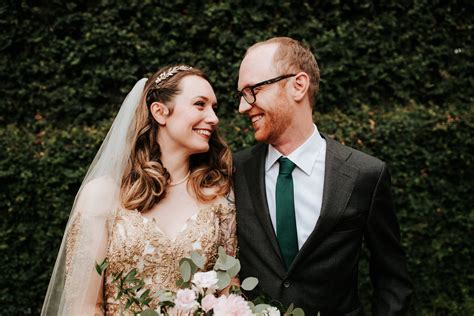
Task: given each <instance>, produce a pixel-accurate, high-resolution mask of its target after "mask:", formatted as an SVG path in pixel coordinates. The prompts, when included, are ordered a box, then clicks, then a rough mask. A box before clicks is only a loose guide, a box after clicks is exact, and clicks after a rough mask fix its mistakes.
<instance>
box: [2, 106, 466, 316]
mask: <svg viewBox="0 0 474 316" xmlns="http://www.w3.org/2000/svg"><path fill="white" fill-rule="evenodd" d="M315 120H316V122H317V123H318V126H319V128H320V129H321V130H323V131H325V132H327V133H328V134H329V135H332V136H333V137H334V138H336V139H338V140H339V141H341V142H344V143H346V144H348V145H351V146H353V147H356V148H359V149H361V150H364V151H365V152H368V153H372V154H376V155H377V156H378V157H380V158H382V159H384V160H385V161H388V162H389V166H390V168H391V172H392V176H393V186H394V191H395V196H396V204H397V209H398V216H399V219H400V223H401V229H402V238H403V244H404V247H405V249H406V251H407V257H408V263H409V270H410V273H411V276H412V278H413V280H414V282H415V286H416V295H415V299H414V302H413V306H412V311H413V312H414V314H416V315H446V314H460V315H462V314H463V313H464V314H466V315H470V313H472V312H474V301H473V299H472V298H473V296H474V291H473V288H472V282H473V281H474V275H473V273H472V267H471V265H472V262H474V254H473V249H474V236H473V231H474V208H473V206H472V205H474V196H473V195H472V187H473V186H474V181H473V179H474V175H473V171H472V170H473V169H472V168H473V163H474V159H473V157H472V155H471V154H468V153H472V152H474V140H473V138H472V130H473V127H474V126H473V125H474V123H473V122H474V112H473V110H472V109H471V110H458V109H455V108H452V107H449V108H441V107H435V106H431V107H430V108H427V107H424V106H419V105H408V106H405V107H397V108H394V109H392V110H390V111H381V110H377V109H373V108H369V107H362V109H361V110H360V111H357V112H353V113H343V112H341V111H339V110H335V111H332V112H330V113H326V114H320V113H317V114H316V115H315ZM109 124H110V122H109V121H104V122H102V123H101V124H99V125H96V126H88V127H80V128H78V127H70V128H68V129H65V130H64V129H56V128H53V127H51V126H50V125H46V124H44V122H43V121H42V120H38V121H37V122H36V123H35V124H32V125H30V126H28V128H18V127H15V126H12V125H9V126H7V127H6V128H1V129H0V147H1V148H4V149H6V150H4V151H1V152H0V167H1V168H0V169H1V170H2V171H1V174H0V181H1V182H0V183H1V186H2V191H1V193H0V208H1V209H2V222H1V226H0V258H2V261H3V262H2V264H1V267H2V274H1V276H0V285H1V286H0V289H1V290H0V291H1V293H0V294H1V301H0V303H1V305H2V307H1V308H2V311H8V312H11V313H12V314H15V313H17V312H18V311H24V310H23V308H25V307H26V306H27V307H28V308H31V310H32V311H34V313H36V312H37V309H38V308H39V307H40V305H41V303H42V297H43V295H44V293H45V289H46V286H47V281H48V278H49V275H50V272H51V269H52V267H53V263H54V259H55V256H56V251H57V249H58V247H59V243H60V240H61V237H62V233H63V228H64V225H65V222H66V220H67V216H68V214H69V211H70V206H71V204H72V202H73V199H74V194H75V192H76V190H77V189H78V187H79V185H80V182H81V179H82V177H83V175H84V174H85V172H86V168H87V165H88V164H89V163H90V161H91V160H92V158H93V155H94V154H95V151H96V150H97V148H98V146H99V144H100V141H101V139H102V138H103V136H104V135H105V132H106V130H107V128H108V126H109ZM247 129H248V121H247V120H245V119H242V118H239V117H235V118H232V119H228V120H225V121H224V122H223V124H222V132H223V133H224V136H225V137H226V138H227V139H229V140H230V143H231V145H232V147H233V148H242V147H245V146H248V145H250V144H251V143H252V142H253V141H252V138H251V133H249V132H248V131H247ZM362 268H363V269H362V270H363V271H364V272H363V273H362V275H361V282H362V289H363V297H364V299H365V303H366V304H368V303H367V301H368V295H369V293H370V285H369V281H368V275H367V264H366V261H363V264H362ZM7 314H9V313H7Z"/></svg>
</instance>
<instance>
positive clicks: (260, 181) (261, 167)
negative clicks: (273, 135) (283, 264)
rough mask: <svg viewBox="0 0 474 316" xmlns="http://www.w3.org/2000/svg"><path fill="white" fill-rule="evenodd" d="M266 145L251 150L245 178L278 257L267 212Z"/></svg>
mask: <svg viewBox="0 0 474 316" xmlns="http://www.w3.org/2000/svg"><path fill="white" fill-rule="evenodd" d="M267 151H268V145H265V144H260V145H257V146H256V147H255V148H254V150H253V155H252V156H253V159H249V160H248V161H247V162H246V163H245V176H246V178H247V184H248V189H249V193H250V198H251V200H252V204H253V208H254V210H255V214H256V215H257V218H258V220H259V221H260V223H261V225H262V229H263V230H264V231H265V233H266V235H267V238H268V240H269V241H270V243H271V245H272V247H273V250H274V251H275V253H276V254H277V255H278V257H280V260H282V259H281V254H280V248H279V247H278V242H277V239H276V235H275V231H274V229H273V225H272V222H271V219H270V212H269V210H268V203H267V193H266V190H265V157H266V154H267Z"/></svg>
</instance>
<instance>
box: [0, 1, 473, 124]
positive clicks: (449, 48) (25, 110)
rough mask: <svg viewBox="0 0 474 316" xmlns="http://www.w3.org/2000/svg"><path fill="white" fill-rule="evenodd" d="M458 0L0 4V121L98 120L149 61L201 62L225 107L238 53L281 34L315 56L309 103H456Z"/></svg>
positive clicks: (228, 108) (468, 43)
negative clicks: (315, 82)
mask: <svg viewBox="0 0 474 316" xmlns="http://www.w3.org/2000/svg"><path fill="white" fill-rule="evenodd" d="M469 8H471V9H472V4H470V3H469V2H468V1H462V0H461V1H459V0H457V1H439V0H435V1H428V0H422V1H416V2H411V1H408V2H407V1H403V2H401V1H394V0H391V1H383V2H380V3H379V2H375V1H367V0H363V1H343V2H341V1H339V0H328V1H317V2H311V1H298V2H296V1H244V0H240V1H196V2H188V1H177V2H176V1H126V2H124V1H121V2H118V3H117V2H116V1H96V2H91V1H88V2H84V1H72V2H71V1H68V4H67V5H61V4H60V3H59V2H57V1H52V2H29V1H25V0H21V1H8V2H7V3H5V4H2V6H1V7H0V21H1V25H2V29H3V32H2V33H1V35H0V51H1V54H0V73H1V74H2V80H1V81H2V86H1V87H0V91H1V93H2V95H3V96H4V97H2V98H1V99H0V113H1V114H0V123H5V124H8V123H15V122H28V121H31V120H33V118H34V116H35V114H36V113H40V114H41V115H43V116H44V117H47V118H48V119H49V120H51V121H52V122H55V123H56V124H61V125H69V124H80V125H82V124H84V123H87V124H93V123H95V122H97V121H100V120H103V119H106V118H110V116H111V115H112V114H113V113H114V112H115V110H116V107H117V105H118V104H120V101H121V100H122V98H123V96H124V94H125V93H126V92H127V91H128V90H129V89H130V88H131V87H132V86H133V83H134V82H135V81H136V80H137V78H141V77H143V76H148V75H149V74H151V73H153V72H154V71H156V70H157V69H158V68H159V67H160V66H163V65H165V64H171V63H178V62H186V63H189V64H192V65H195V66H199V67H202V68H203V69H204V70H205V71H206V72H207V73H208V74H209V76H210V78H211V80H212V82H213V83H214V87H215V89H216V92H217V95H218V96H219V102H220V104H221V106H220V110H219V111H220V114H221V115H224V114H225V115H228V114H231V113H232V108H233V107H235V102H234V101H233V100H232V97H231V95H232V92H233V91H234V89H235V87H236V78H237V75H238V67H239V62H240V59H241V57H242V56H243V54H244V52H245V50H246V48H247V47H248V46H249V45H251V44H253V43H254V42H255V41H257V40H262V39H266V38H269V37H271V36H275V35H289V36H292V37H295V38H297V39H300V40H302V41H304V42H306V43H307V44H308V45H309V46H310V47H311V48H312V49H313V51H314V52H315V54H316V56H317V58H318V60H319V63H320V66H321V73H322V81H321V93H320V97H319V101H318V108H319V109H320V110H321V111H324V112H327V111H329V110H331V109H334V108H335V107H338V108H340V109H353V108H357V107H359V106H361V105H362V104H373V105H377V106H388V107H390V106H391V105H392V104H405V103H407V102H410V101H411V100H413V101H415V102H416V103H420V104H426V105H429V104H446V103H449V104H455V105H458V106H468V105H469V104H470V103H472V100H473V89H471V88H472V86H473V78H472V76H470V75H469V74H471V73H473V70H474V69H473V58H472V57H473V56H472V54H473V49H472V48H473V47H472V33H473V32H472V15H471V14H469V13H468V12H471V11H472V10H470V9H469Z"/></svg>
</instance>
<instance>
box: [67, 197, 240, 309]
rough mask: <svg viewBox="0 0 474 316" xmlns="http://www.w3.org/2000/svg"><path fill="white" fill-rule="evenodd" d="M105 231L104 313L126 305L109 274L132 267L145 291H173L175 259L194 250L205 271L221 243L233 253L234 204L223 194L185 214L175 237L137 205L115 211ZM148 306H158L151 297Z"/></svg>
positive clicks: (127, 270)
mask: <svg viewBox="0 0 474 316" xmlns="http://www.w3.org/2000/svg"><path fill="white" fill-rule="evenodd" d="M72 231H74V229H73V230H72ZM108 231H109V234H108V235H109V238H108V250H107V260H108V262H109V266H108V267H107V269H106V270H105V278H104V300H105V314H106V315H121V313H122V312H123V308H124V306H125V304H126V297H122V298H121V299H119V300H116V297H117V287H116V285H115V284H114V283H113V274H114V273H119V272H121V271H123V272H124V273H128V272H129V271H130V270H132V269H133V268H136V269H137V270H138V274H137V277H139V278H141V279H143V280H144V281H145V286H144V290H145V289H150V290H151V293H150V294H151V295H154V294H155V293H156V291H157V290H159V289H171V290H177V286H176V281H177V280H178V279H179V278H180V276H181V274H180V272H179V261H180V259H181V258H183V257H188V256H189V254H190V252H191V251H193V250H197V251H199V252H200V253H201V254H202V256H203V257H204V259H205V270H207V269H210V268H212V266H213V265H214V263H215V261H216V259H217V256H218V254H217V250H218V247H219V246H223V247H224V249H225V250H226V252H227V254H229V255H232V256H235V255H236V248H237V238H236V220H235V207H234V205H233V204H232V203H230V202H228V201H227V200H226V199H224V198H222V199H220V201H219V202H217V203H214V204H212V205H210V206H207V207H205V208H202V209H200V210H199V211H198V212H197V213H196V214H195V215H193V216H192V217H190V218H188V220H187V221H186V222H185V224H184V226H183V227H182V228H181V230H180V232H179V234H178V235H177V236H176V237H175V238H169V237H168V236H167V235H166V234H165V233H164V232H163V231H162V230H161V229H160V228H159V226H158V223H157V222H156V221H155V220H154V219H150V218H147V217H144V216H143V215H142V214H141V213H140V212H138V211H136V210H133V211H130V210H124V209H119V210H117V212H115V214H114V216H113V218H111V219H109V220H108ZM72 235H74V234H72ZM70 237H71V238H70V242H69V243H68V244H70V246H71V248H72V247H73V243H74V236H70ZM150 307H151V308H156V307H157V300H156V299H154V300H153V301H152V302H151V303H150ZM133 310H135V311H138V310H136V309H133ZM132 314H133V313H130V315H132ZM125 315H127V313H125Z"/></svg>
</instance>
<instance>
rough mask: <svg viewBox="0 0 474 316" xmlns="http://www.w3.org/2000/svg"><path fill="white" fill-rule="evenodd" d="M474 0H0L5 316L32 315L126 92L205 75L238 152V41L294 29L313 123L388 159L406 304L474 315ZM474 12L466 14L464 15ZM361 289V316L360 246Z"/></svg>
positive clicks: (242, 133) (0, 253)
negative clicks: (194, 69) (308, 67)
mask: <svg viewBox="0 0 474 316" xmlns="http://www.w3.org/2000/svg"><path fill="white" fill-rule="evenodd" d="M473 9H474V8H473V3H472V2H470V1H456V0H451V1H440V0H431V1H428V0H418V1H409V0H404V1H390V0H387V1H367V0H351V1H338V0H327V1H311V2H310V1H261V0H253V1H244V0H240V1H195V2H192V3H188V1H180V0H178V1H174V2H170V1H149V0H139V1H107V0H102V1H68V2H65V1H59V0H52V1H22V0H17V1H14V0H6V1H2V3H1V4H0V28H1V29H2V30H3V31H2V32H1V33H0V82H1V85H0V96H1V97H0V188H1V189H0V267H1V273H0V311H1V312H0V314H2V315H3V314H5V315H10V314H11V315H21V314H39V312H40V309H41V305H42V302H43V298H44V294H45V292H46V288H47V284H48V281H49V277H50V274H51V271H52V268H53V265H54V260H55V257H56V254H57V251H58V249H59V244H60V241H61V238H62V234H63V230H64V227H65V224H66V221H67V218H68V214H69V211H70V207H71V205H72V202H73V200H74V194H75V192H76V191H77V189H78V188H79V185H80V182H81V180H82V178H83V176H84V175H85V172H86V170H87V167H88V165H89V163H90V162H91V160H92V158H93V156H94V154H95V152H96V150H97V149H98V146H99V145H100V142H101V140H102V139H103V137H104V135H105V133H106V131H107V130H108V128H109V127H110V124H111V122H112V120H113V117H114V115H115V114H116V112H117V110H118V107H119V105H120V104H121V102H122V99H123V98H124V97H125V95H126V93H127V92H128V91H129V90H130V89H131V87H132V86H133V84H134V83H135V82H136V80H137V79H139V78H142V77H146V76H148V75H150V74H151V73H153V72H154V71H156V70H157V69H158V68H159V67H160V66H162V65H165V64H170V63H180V62H184V63H188V64H191V65H195V66H198V67H201V68H203V69H204V70H205V71H206V72H207V73H208V74H209V75H210V77H211V79H212V82H213V85H214V88H215V91H216V94H217V96H218V98H219V104H220V105H219V110H218V111H219V113H218V114H219V116H220V118H221V123H222V124H221V130H222V133H223V135H224V136H225V138H226V139H227V141H228V142H229V143H230V145H231V146H232V148H233V149H234V150H237V149H241V148H244V147H247V146H250V145H252V144H253V143H254V140H253V137H252V133H251V131H250V130H249V122H248V120H247V119H246V118H243V117H240V116H239V115H238V113H237V111H236V104H235V102H234V101H233V100H232V97H231V95H232V92H233V91H234V90H235V88H236V80H237V75H238V67H239V62H240V59H241V58H242V55H243V54H244V52H245V49H246V48H247V47H248V46H250V45H251V44H253V43H254V42H256V41H259V40H263V39H266V38H269V37H272V36H277V35H283V36H291V37H294V38H296V39H299V40H302V41H303V42H305V43H306V44H307V45H309V46H310V47H311V49H312V50H313V52H314V53H315V55H316V57H317V59H318V61H319V64H320V67H321V73H322V81H321V92H320V95H319V97H318V100H317V104H316V107H315V113H314V119H315V122H316V123H317V124H318V127H319V129H320V130H322V131H324V132H326V133H327V134H329V135H331V136H332V137H334V138H336V139H337V140H339V141H341V142H343V143H345V144H347V145H349V146H352V147H355V148H358V149H361V150H363V151H365V152H367V153H370V154H373V155H375V156H377V157H379V158H381V159H383V160H385V161H387V162H388V163H389V166H390V168H391V173H392V177H393V189H394V193H395V197H396V204H397V209H398V217H399V220H400V224H401V232H402V242H403V245H404V247H405V249H406V252H407V257H408V265H409V271H410V274H411V276H412V278H413V281H414V283H415V290H416V292H415V297H414V300H413V303H412V306H411V309H410V314H412V315H448V314H449V315H451V314H454V315H472V314H473V313H474V299H473V297H474V289H473V286H472V284H474V271H473V268H472V262H474V260H473V259H474V251H473V250H474V244H473V243H474V236H473V235H474V234H473V231H474V207H473V205H474V194H473V192H472V191H473V190H472V188H473V187H474V185H473V184H474V183H473V178H474V175H473V171H472V169H473V157H472V152H474V148H473V147H474V140H473V124H474V113H473V112H474V110H473V76H472V74H473V73H474V69H473V68H474V67H473V65H474V63H473V42H472V34H473V18H472V12H473ZM469 12H471V13H469ZM360 287H361V297H362V300H363V303H364V305H365V309H366V312H369V311H370V293H371V287H370V282H369V277H368V272H367V253H366V254H365V255H364V257H363V258H362V262H361V273H360Z"/></svg>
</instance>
